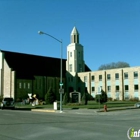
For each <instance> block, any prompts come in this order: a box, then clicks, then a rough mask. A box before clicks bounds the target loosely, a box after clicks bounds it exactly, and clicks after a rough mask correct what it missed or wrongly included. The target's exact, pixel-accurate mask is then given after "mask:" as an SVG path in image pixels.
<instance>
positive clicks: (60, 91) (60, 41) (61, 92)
mask: <svg viewBox="0 0 140 140" xmlns="http://www.w3.org/2000/svg"><path fill="white" fill-rule="evenodd" d="M38 34H40V35H42V34H44V35H47V36H49V37H51V38H53V39H55V40H56V41H58V42H59V43H60V55H61V59H60V89H59V93H60V113H61V112H62V94H63V92H64V90H63V88H62V86H63V82H62V40H59V39H57V38H55V37H53V36H51V35H49V34H47V33H44V32H42V31H38Z"/></svg>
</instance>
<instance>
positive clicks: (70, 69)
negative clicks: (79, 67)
mask: <svg viewBox="0 0 140 140" xmlns="http://www.w3.org/2000/svg"><path fill="white" fill-rule="evenodd" d="M69 71H70V72H72V64H70V65H69Z"/></svg>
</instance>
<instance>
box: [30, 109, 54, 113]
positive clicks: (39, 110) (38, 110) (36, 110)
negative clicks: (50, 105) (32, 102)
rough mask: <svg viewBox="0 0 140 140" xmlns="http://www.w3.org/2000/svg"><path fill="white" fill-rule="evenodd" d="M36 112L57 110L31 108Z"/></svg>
mask: <svg viewBox="0 0 140 140" xmlns="http://www.w3.org/2000/svg"><path fill="white" fill-rule="evenodd" d="M31 111H34V112H56V111H55V110H46V109H31Z"/></svg>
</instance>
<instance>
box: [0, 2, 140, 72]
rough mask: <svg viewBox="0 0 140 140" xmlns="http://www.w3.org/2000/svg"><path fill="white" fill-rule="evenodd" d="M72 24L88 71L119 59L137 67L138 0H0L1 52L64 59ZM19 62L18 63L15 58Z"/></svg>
mask: <svg viewBox="0 0 140 140" xmlns="http://www.w3.org/2000/svg"><path fill="white" fill-rule="evenodd" d="M74 26H76V28H77V29H78V31H79V33H80V44H82V45H83V46H84V60H85V63H86V64H87V65H88V66H89V67H90V68H91V70H93V71H94V70H97V69H98V68H99V66H100V65H102V64H108V63H111V62H118V61H123V62H127V63H129V64H130V66H132V67H134V66H140V59H139V56H140V55H139V53H140V0H0V49H2V50H8V51H14V52H21V53H27V54H35V55H42V56H50V57H57V58H59V57H60V43H59V42H57V41H55V40H54V39H52V38H50V37H48V36H45V35H39V34H38V33H37V32H38V31H39V30H41V31H44V32H46V33H48V34H50V35H52V36H54V37H56V38H57V39H60V40H61V39H62V40H63V58H66V48H67V46H68V44H69V43H70V33H71V31H72V29H73V27H74ZM17 61H18V60H17Z"/></svg>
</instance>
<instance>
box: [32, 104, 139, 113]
mask: <svg viewBox="0 0 140 140" xmlns="http://www.w3.org/2000/svg"><path fill="white" fill-rule="evenodd" d="M131 109H137V108H134V107H133V106H129V107H116V108H108V109H107V112H105V111H104V109H103V108H100V109H71V108H63V111H62V112H60V110H54V109H47V108H44V109H31V111H37V112H51V113H52V112H53V113H72V114H101V113H103V112H104V113H109V112H116V111H122V110H131Z"/></svg>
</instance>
